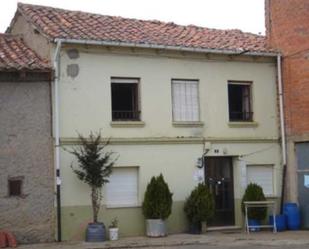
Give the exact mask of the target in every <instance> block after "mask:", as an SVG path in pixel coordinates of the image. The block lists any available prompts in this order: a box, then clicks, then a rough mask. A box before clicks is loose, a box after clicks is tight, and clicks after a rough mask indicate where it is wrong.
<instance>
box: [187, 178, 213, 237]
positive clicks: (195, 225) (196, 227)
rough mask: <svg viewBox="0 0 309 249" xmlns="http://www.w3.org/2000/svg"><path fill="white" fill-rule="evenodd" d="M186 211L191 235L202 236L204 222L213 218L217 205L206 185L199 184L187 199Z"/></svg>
mask: <svg viewBox="0 0 309 249" xmlns="http://www.w3.org/2000/svg"><path fill="white" fill-rule="evenodd" d="M184 211H185V214H186V216H187V218H188V221H189V233H192V234H200V233H201V231H202V222H206V223H207V221H208V220H209V219H210V218H212V217H213V215H214V211H215V203H214V199H213V196H212V194H211V192H210V191H209V189H208V187H207V185H206V184H204V183H199V184H198V185H197V186H196V187H195V189H193V190H192V192H191V194H190V196H189V197H188V198H187V200H186V202H185V205H184Z"/></svg>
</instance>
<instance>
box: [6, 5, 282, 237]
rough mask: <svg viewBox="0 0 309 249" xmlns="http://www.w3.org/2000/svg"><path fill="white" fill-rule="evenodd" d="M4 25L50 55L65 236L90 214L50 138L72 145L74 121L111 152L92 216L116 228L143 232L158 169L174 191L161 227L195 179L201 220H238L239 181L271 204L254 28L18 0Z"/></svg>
mask: <svg viewBox="0 0 309 249" xmlns="http://www.w3.org/2000/svg"><path fill="white" fill-rule="evenodd" d="M8 32H10V33H12V34H22V35H23V36H24V39H25V41H26V42H27V44H28V45H29V46H30V47H32V48H33V49H35V50H36V51H37V53H38V54H40V56H42V57H44V58H46V59H48V60H49V61H51V62H53V63H54V69H55V81H54V84H53V91H52V92H53V98H52V99H53V118H54V120H53V125H54V129H53V136H54V141H55V142H54V150H56V153H55V155H56V158H55V160H54V161H55V169H58V172H60V177H61V181H60V179H59V178H58V181H57V184H58V185H59V186H60V183H61V207H60V210H61V217H60V218H61V228H62V233H61V235H62V238H63V239H64V240H80V239H83V235H84V231H85V227H86V225H87V224H88V222H90V221H91V220H90V218H91V204H90V196H89V195H90V191H89V189H88V187H87V186H86V185H83V184H82V183H81V182H79V181H78V179H77V178H76V176H75V175H74V174H73V172H72V169H71V168H70V165H71V163H72V162H73V164H74V163H76V161H74V158H73V157H72V156H71V155H70V154H69V153H67V152H66V151H65V150H62V149H61V147H67V148H69V147H71V146H75V145H77V143H78V139H77V132H79V133H81V134H83V135H85V136H86V135H87V134H89V132H90V131H100V130H102V134H103V136H104V137H105V138H106V139H108V138H110V139H111V140H110V141H111V144H110V149H111V150H113V151H114V152H116V153H118V154H119V159H118V161H117V164H116V165H115V168H114V171H113V174H112V175H111V177H110V183H109V184H107V185H106V186H105V187H104V197H103V209H102V212H101V214H100V218H101V220H102V221H104V222H105V223H106V224H109V222H110V221H111V219H112V218H114V217H118V219H119V227H120V234H121V235H125V236H128V235H141V234H144V229H145V227H144V217H143V216H142V212H141V203H142V201H143V195H144V191H145V189H146V185H147V183H148V182H149V180H150V178H151V177H152V176H154V175H158V174H160V173H162V174H163V175H164V178H165V179H166V181H167V183H168V184H169V186H170V189H171V191H172V192H173V210H172V215H171V216H170V217H169V218H168V221H167V222H168V227H169V232H170V233H175V232H183V231H186V229H187V224H186V218H185V215H184V212H183V204H184V201H185V199H186V197H187V196H188V195H189V194H190V192H191V190H192V189H193V188H194V186H196V185H197V184H198V183H199V182H201V181H205V182H206V183H207V184H208V185H209V187H210V189H211V191H212V192H213V194H214V196H215V202H216V214H215V217H214V219H213V220H212V221H211V222H210V224H209V226H213V227H216V226H235V227H241V226H242V225H243V221H242V213H241V207H240V206H241V205H240V203H241V198H242V195H243V193H244V190H245V188H246V185H247V184H248V183H249V182H257V183H258V184H260V185H261V186H262V187H263V189H264V192H265V194H266V196H267V198H269V199H273V200H275V201H277V202H278V203H279V201H280V197H281V185H282V172H283V171H282V152H281V150H282V148H281V143H280V125H279V123H280V122H279V120H280V116H279V110H278V109H279V107H278V103H277V98H278V90H277V80H276V78H277V66H278V65H277V53H276V52H275V51H274V50H270V49H268V48H267V46H266V40H265V37H263V36H258V35H253V34H249V33H243V32H241V31H239V30H213V29H207V28H201V27H195V26H180V25H176V24H173V23H162V22H158V21H141V20H135V19H125V18H119V17H109V16H101V15H96V14H91V13H83V12H74V11H68V10H61V9H55V8H50V7H43V6H35V5H27V4H19V5H18V10H17V12H16V15H15V17H14V19H13V21H12V23H11V26H10V28H9V30H8ZM55 86H56V87H55ZM58 225H59V224H58Z"/></svg>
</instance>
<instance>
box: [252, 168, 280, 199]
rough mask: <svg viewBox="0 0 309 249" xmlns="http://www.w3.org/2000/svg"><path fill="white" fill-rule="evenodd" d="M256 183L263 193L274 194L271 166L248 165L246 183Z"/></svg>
mask: <svg viewBox="0 0 309 249" xmlns="http://www.w3.org/2000/svg"><path fill="white" fill-rule="evenodd" d="M249 183H256V184H258V185H260V186H261V187H262V188H263V192H264V194H265V195H273V194H274V181H273V166H261V165H248V166H247V184H249Z"/></svg>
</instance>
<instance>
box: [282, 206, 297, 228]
mask: <svg viewBox="0 0 309 249" xmlns="http://www.w3.org/2000/svg"><path fill="white" fill-rule="evenodd" d="M283 213H284V215H285V216H286V221H287V226H288V229H289V230H299V229H300V212H299V208H298V206H297V204H296V203H293V202H288V203H284V205H283Z"/></svg>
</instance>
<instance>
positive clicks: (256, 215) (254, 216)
mask: <svg viewBox="0 0 309 249" xmlns="http://www.w3.org/2000/svg"><path fill="white" fill-rule="evenodd" d="M245 201H266V198H265V195H264V193H263V189H262V187H261V186H259V185H258V184H256V183H250V184H249V185H248V186H247V188H246V191H245V194H244V195H243V197H242V202H241V209H242V212H243V214H245V204H244V202H245ZM266 215H267V208H266V207H250V208H249V209H248V223H249V226H250V225H251V226H260V225H261V220H264V219H265V218H266ZM259 230H260V228H258V227H256V228H250V231H259Z"/></svg>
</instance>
